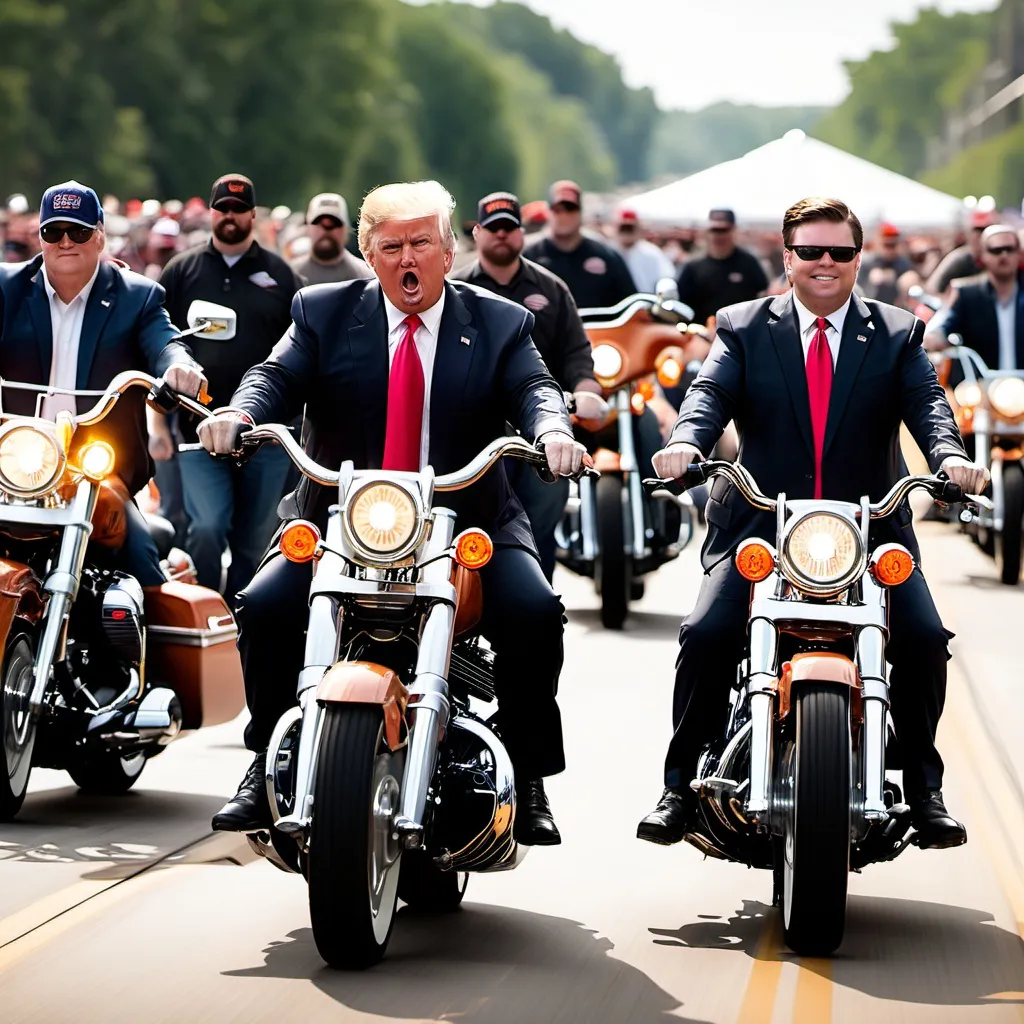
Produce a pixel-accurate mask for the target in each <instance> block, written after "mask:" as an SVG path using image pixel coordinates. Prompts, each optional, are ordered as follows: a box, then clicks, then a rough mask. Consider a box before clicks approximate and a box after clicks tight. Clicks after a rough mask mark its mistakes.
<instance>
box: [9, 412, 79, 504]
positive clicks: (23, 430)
mask: <svg viewBox="0 0 1024 1024" xmlns="http://www.w3.org/2000/svg"><path fill="white" fill-rule="evenodd" d="M63 473H64V454H63V453H62V452H61V450H60V447H59V446H58V444H57V440H56V438H54V437H51V436H50V435H49V434H47V433H44V432H43V431H42V430H37V429H36V428H35V427H30V426H16V427H13V428H11V429H9V430H7V431H5V432H4V433H3V435H2V437H0V487H3V489H4V490H5V491H7V492H8V493H10V494H16V495H18V496H19V497H22V498H34V497H36V496H38V495H40V494H45V493H46V492H47V491H48V490H50V489H51V488H52V487H53V486H54V484H56V483H57V481H58V480H59V479H60V478H61V476H62V474H63Z"/></svg>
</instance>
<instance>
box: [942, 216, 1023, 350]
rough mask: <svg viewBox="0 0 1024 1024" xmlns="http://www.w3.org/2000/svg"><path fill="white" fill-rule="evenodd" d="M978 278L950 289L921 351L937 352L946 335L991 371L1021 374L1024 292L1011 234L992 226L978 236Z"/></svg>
mask: <svg viewBox="0 0 1024 1024" xmlns="http://www.w3.org/2000/svg"><path fill="white" fill-rule="evenodd" d="M980 259H981V263H982V267H983V268H984V271H985V272H984V274H979V275H978V276H977V277H972V278H966V279H963V280H961V281H959V282H957V283H955V284H954V293H953V299H952V301H951V302H950V303H949V304H948V305H946V306H944V307H943V308H942V309H941V310H939V312H938V313H937V314H936V315H935V316H934V317H933V318H932V320H931V322H930V323H929V324H928V330H927V331H926V332H925V347H926V348H929V349H932V350H941V349H943V348H945V347H946V345H947V344H948V338H949V335H951V334H959V335H960V337H961V338H963V343H964V344H965V345H966V346H967V347H968V348H973V349H974V351H975V352H977V353H978V355H979V356H981V358H982V359H984V360H985V364H986V365H987V366H988V367H989V369H991V370H1020V369H1024V288H1021V281H1022V278H1024V275H1022V274H1021V271H1020V242H1019V240H1018V238H1017V232H1016V231H1015V230H1014V229H1013V228H1011V227H1008V226H1007V225H1005V224H992V225H991V226H990V227H987V228H985V230H984V232H983V233H982V236H981V255H980Z"/></svg>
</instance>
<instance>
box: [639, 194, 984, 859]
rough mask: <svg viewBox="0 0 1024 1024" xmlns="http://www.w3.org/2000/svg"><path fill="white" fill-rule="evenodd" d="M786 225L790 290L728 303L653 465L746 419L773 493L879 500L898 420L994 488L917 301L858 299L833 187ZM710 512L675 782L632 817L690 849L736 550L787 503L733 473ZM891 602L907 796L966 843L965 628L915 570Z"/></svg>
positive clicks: (727, 628)
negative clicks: (945, 618)
mask: <svg viewBox="0 0 1024 1024" xmlns="http://www.w3.org/2000/svg"><path fill="white" fill-rule="evenodd" d="M782 235H783V242H784V244H785V253H784V259H785V268H786V275H787V277H788V279H789V281H790V283H791V284H792V286H793V287H792V290H791V291H790V292H787V293H786V294H785V295H780V296H777V297H774V298H770V297H769V298H762V299H755V300H753V301H750V302H743V303H740V304H739V305H735V306H729V307H727V308H726V309H723V310H721V311H720V312H719V314H718V335H717V338H716V340H715V343H714V345H713V347H712V349H711V352H710V354H709V355H708V358H707V360H706V361H705V363H704V366H703V369H702V370H701V374H700V376H699V377H698V378H697V380H696V381H695V382H694V383H693V385H692V386H691V387H690V390H689V391H688V392H687V395H686V398H685V399H684V400H683V404H682V407H681V408H680V410H679V419H678V420H677V421H676V424H675V427H674V428H673V430H672V434H671V436H670V438H669V443H668V444H667V445H666V447H665V448H664V449H663V450H662V451H660V452H658V453H657V454H656V455H655V456H654V460H653V461H654V468H655V470H656V471H657V473H658V475H659V476H661V477H670V478H679V477H682V476H683V475H684V474H685V473H686V470H687V467H688V466H689V465H690V463H691V462H692V461H693V460H694V459H698V460H703V459H704V458H706V457H707V456H708V455H709V454H710V452H711V449H712V448H713V447H714V445H715V442H716V441H717V440H718V438H719V437H720V436H721V433H722V431H723V430H724V429H725V425H726V424H727V423H728V422H729V421H730V420H734V421H735V423H736V425H737V427H738V430H739V435H740V448H739V455H738V461H739V462H740V463H742V464H743V465H744V466H745V467H746V468H747V469H748V470H750V472H751V473H752V474H753V476H754V479H755V480H756V481H757V483H758V485H759V486H760V488H761V489H762V491H763V492H764V493H766V494H780V493H785V494H786V496H787V497H788V498H790V499H832V500H837V501H849V502H859V501H860V499H861V497H862V496H863V495H868V496H870V498H871V499H872V500H873V501H878V500H879V499H881V498H882V496H883V495H884V494H886V492H888V490H889V489H890V488H891V486H892V485H893V484H895V483H896V481H897V480H899V479H900V478H901V477H903V476H904V475H905V474H906V472H907V469H906V464H905V463H904V461H903V456H902V454H901V452H900V423H901V422H903V423H905V424H906V425H907V428H908V429H909V430H910V433H911V434H912V435H913V437H914V440H915V441H916V442H917V444H918V446H919V447H920V448H921V450H922V451H923V452H924V453H925V455H926V456H927V458H928V464H929V466H930V467H931V470H932V472H937V471H938V470H940V469H941V470H943V471H945V472H946V473H947V474H948V475H949V477H950V479H951V480H952V481H953V482H954V483H956V484H959V485H960V486H961V487H962V488H963V489H964V490H965V491H967V492H969V493H977V492H978V491H979V490H981V489H982V488H983V487H984V485H985V483H986V481H987V477H988V473H987V471H986V470H984V469H983V468H981V467H979V466H976V465H974V464H973V463H971V461H970V460H969V459H968V458H967V454H966V452H965V451H964V449H963V444H962V442H961V439H960V432H959V431H958V430H957V427H956V423H955V421H954V419H953V413H952V411H951V410H950V408H949V404H948V403H947V402H946V398H945V395H944V393H943V390H942V387H941V386H940V385H939V382H938V379H937V377H936V375H935V370H934V369H933V368H932V365H931V363H930V361H929V359H928V356H927V355H926V353H925V351H924V349H923V348H922V345H921V342H922V338H923V336H924V324H923V323H922V322H921V321H920V320H919V319H917V317H915V316H914V315H913V314H912V313H909V312H907V311H905V310H902V309H897V308H896V307H895V306H889V305H886V304H885V303H883V302H878V301H876V300H873V299H868V300H864V299H861V298H860V297H859V296H857V295H855V294H853V287H854V284H855V283H856V280H857V271H858V269H859V268H860V252H861V246H862V243H863V231H862V229H861V225H860V222H859V221H858V219H857V217H856V216H855V215H854V214H853V213H852V212H851V211H850V209H849V208H848V207H847V206H846V205H845V204H844V203H842V202H840V201H839V200H837V199H820V198H809V199H803V200H801V201H800V202H798V203H796V204H795V205H794V206H792V207H790V209H789V210H788V211H787V212H786V215H785V219H784V220H783V229H782ZM911 520H912V515H911V511H910V508H909V507H908V505H907V504H906V503H904V504H903V506H902V507H901V508H900V509H899V510H898V511H897V512H896V513H895V514H894V515H892V516H890V517H889V518H887V519H883V520H879V521H878V523H877V524H876V525H875V526H874V528H873V531H872V547H874V546H876V545H877V544H879V543H882V542H884V541H893V542H896V543H900V544H903V545H904V546H905V547H907V548H909V549H910V551H911V552H912V553H913V554H914V557H915V560H917V562H918V563H919V562H920V552H919V549H918V546H917V541H916V539H915V538H914V533H913V530H912V528H911ZM707 521H708V534H707V538H706V540H705V543H704V549H703V552H702V560H703V565H704V570H705V573H706V575H705V578H704V582H703V584H702V586H701V590H700V593H699V595H698V597H697V602H696V605H695V607H694V609H693V611H692V612H691V613H690V614H689V615H688V616H687V618H686V620H685V622H684V623H683V626H682V629H681V630H680V634H679V639H680V650H679V657H678V660H677V662H676V682H675V693H674V696H673V726H674V729H675V734H674V736H673V737H672V741H671V743H670V745H669V750H668V755H667V757H666V761H665V790H664V793H663V794H662V797H661V800H660V801H659V802H658V805H657V807H656V808H655V810H654V811H653V812H652V813H651V814H649V815H648V816H647V817H646V818H644V819H643V820H642V821H641V822H640V824H639V826H638V828H637V836H638V837H639V838H641V839H646V840H648V841H650V842H653V843H662V844H669V843H677V842H679V841H680V840H681V839H682V838H683V837H684V836H685V835H686V833H687V832H689V831H691V830H692V824H693V822H694V819H695V815H696V814H697V813H698V811H697V798H696V795H695V794H694V793H693V791H692V790H691V789H690V780H691V779H693V778H694V776H695V775H696V771H697V758H698V756H699V754H700V752H701V749H702V748H703V746H704V744H705V743H707V742H708V741H710V740H712V739H713V738H714V737H715V736H716V735H721V730H722V728H723V727H724V724H725V714H726V711H727V703H728V695H729V690H730V687H731V686H732V684H733V683H734V682H735V678H736V664H737V662H738V660H739V658H740V656H741V654H742V651H743V648H744V644H745V639H746V627H747V615H748V605H749V601H750V584H749V582H747V581H746V580H745V579H743V577H742V576H740V574H739V572H738V570H737V569H736V567H735V563H734V560H733V557H732V556H733V553H734V551H735V549H736V547H737V545H738V544H739V542H740V541H742V540H744V539H746V538H747V537H751V536H767V537H773V536H774V535H775V513H774V512H771V513H765V512H758V511H757V510H755V509H754V508H753V507H752V506H750V505H749V504H748V503H747V502H746V500H745V499H744V498H743V497H742V496H741V495H740V494H739V493H738V492H737V491H736V489H735V488H733V487H732V486H731V485H730V484H729V483H728V482H727V481H726V480H725V479H724V478H722V477H719V478H718V479H716V480H715V482H714V484H713V485H712V488H711V497H710V499H709V500H708V504H707ZM890 601H891V603H890V610H889V627H890V638H889V645H888V649H887V652H886V653H887V657H888V658H889V660H890V662H891V664H892V676H891V680H890V684H891V700H892V715H893V721H894V723H895V726H896V734H897V737H898V738H899V742H900V748H901V750H902V754H903V782H904V788H905V790H906V800H907V803H908V804H909V805H910V807H911V812H912V821H913V824H914V826H915V827H916V828H917V830H918V832H919V834H920V843H921V845H922V846H930V847H935V848H943V847H948V846H958V845H960V844H961V843H964V842H966V841H967V833H966V830H965V829H964V827H963V825H961V824H960V823H959V822H958V821H956V820H955V819H954V818H952V817H951V816H950V815H949V813H948V812H947V811H946V807H945V804H944V803H943V798H942V792H941V787H942V773H943V764H942V758H941V757H940V756H939V752H938V751H937V750H936V748H935V730H936V727H937V725H938V721H939V716H940V714H941V712H942V705H943V701H944V698H945V692H946V662H947V660H948V658H949V651H948V647H947V641H948V638H949V637H950V636H951V635H952V634H950V633H948V632H947V631H946V630H945V628H944V627H943V625H942V622H941V620H940V619H939V615H938V612H937V610H936V608H935V604H934V602H933V601H932V598H931V594H930V593H929V591H928V586H927V584H926V583H925V580H924V577H923V576H922V575H921V573H920V571H919V570H915V571H914V573H913V575H912V576H911V578H910V579H909V580H907V582H906V583H905V584H904V585H903V586H901V587H898V588H896V589H894V590H893V591H892V594H891V598H890Z"/></svg>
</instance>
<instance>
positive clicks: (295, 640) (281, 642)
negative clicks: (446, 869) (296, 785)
mask: <svg viewBox="0 0 1024 1024" xmlns="http://www.w3.org/2000/svg"><path fill="white" fill-rule="evenodd" d="M311 571H312V570H311V568H310V566H309V564H305V565H300V564H296V563H295V562H289V561H288V560H287V559H285V558H284V556H283V555H281V554H274V555H272V556H270V558H268V559H267V561H266V562H264V564H263V565H262V566H261V567H260V569H259V571H258V572H257V573H256V576H255V577H254V578H253V580H252V582H251V583H250V584H249V586H247V587H246V588H245V590H243V591H242V593H241V594H240V595H239V608H238V623H239V627H240V629H241V632H240V636H239V641H238V649H239V652H240V654H241V656H242V671H243V673H244V675H245V697H246V703H247V704H248V707H249V714H250V716H251V721H250V722H249V724H248V726H246V730H245V745H246V746H247V747H248V748H249V749H250V750H252V751H254V752H256V753H259V752H261V751H264V750H266V749H267V745H268V743H269V742H270V735H271V733H272V732H273V730H274V726H275V725H276V724H277V721H278V719H279V718H280V717H281V715H282V714H284V712H285V711H287V710H288V708H290V707H292V706H294V704H295V700H296V693H295V690H296V684H297V682H298V676H299V671H300V670H301V668H302V660H303V654H304V650H305V630H306V623H307V616H308V612H309V604H308V602H309V583H310V573H311ZM480 576H481V582H482V583H483V588H484V612H483V619H482V621H481V623H480V628H481V632H482V633H483V635H484V636H485V637H486V638H487V640H488V641H489V642H490V644H491V647H492V648H493V649H494V653H495V671H494V681H495V687H496V690H497V694H498V704H499V708H500V710H499V722H500V728H501V736H502V740H503V741H504V743H505V746H506V748H507V750H508V752H509V755H510V757H511V758H512V765H513V767H514V768H515V772H516V776H517V778H519V779H521V780H523V781H529V780H532V779H538V778H542V777H544V776H547V775H555V774H557V773H558V772H560V771H562V770H563V769H564V768H565V755H564V752H563V749H562V719H561V715H560V714H559V710H558V705H557V703H556V702H555V694H556V691H557V687H558V675H559V673H560V672H561V670H562V612H563V611H564V609H563V607H562V602H561V601H560V600H559V599H558V597H557V595H556V594H555V593H554V592H553V591H552V589H551V587H550V585H549V584H548V582H547V580H545V579H544V575H543V573H542V572H541V569H540V565H539V564H538V562H537V559H536V558H534V557H533V555H531V554H530V553H529V552H527V551H523V550H522V549H520V548H499V549H498V550H496V551H495V552H494V556H493V558H492V559H491V561H490V562H489V563H488V564H487V565H486V566H485V567H484V568H483V569H482V570H481V571H480ZM403 682H405V683H406V684H409V683H411V682H412V680H409V679H406V680H403Z"/></svg>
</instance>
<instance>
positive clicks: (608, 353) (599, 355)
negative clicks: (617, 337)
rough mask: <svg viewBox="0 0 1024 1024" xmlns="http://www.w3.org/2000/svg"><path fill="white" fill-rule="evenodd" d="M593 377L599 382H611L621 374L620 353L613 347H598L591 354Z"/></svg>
mask: <svg viewBox="0 0 1024 1024" xmlns="http://www.w3.org/2000/svg"><path fill="white" fill-rule="evenodd" d="M591 355H592V356H593V359H594V376H595V377H597V378H598V379H599V380H601V381H613V380H615V378H616V377H617V376H618V375H619V374H620V373H621V372H622V353H621V352H619V350H618V349H617V348H616V347H615V346H614V345H598V346H597V347H596V348H595V349H594V351H593V352H592V353H591Z"/></svg>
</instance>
